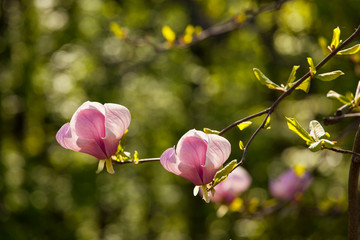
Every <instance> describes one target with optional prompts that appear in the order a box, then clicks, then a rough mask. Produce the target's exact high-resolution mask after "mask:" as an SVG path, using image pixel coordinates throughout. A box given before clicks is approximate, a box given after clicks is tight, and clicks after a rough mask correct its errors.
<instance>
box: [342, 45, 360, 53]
mask: <svg viewBox="0 0 360 240" xmlns="http://www.w3.org/2000/svg"><path fill="white" fill-rule="evenodd" d="M359 51H360V44H356V45H355V46H352V47H350V48H347V49H344V50H341V51H339V52H338V53H337V55H352V54H355V53H358V52H359Z"/></svg>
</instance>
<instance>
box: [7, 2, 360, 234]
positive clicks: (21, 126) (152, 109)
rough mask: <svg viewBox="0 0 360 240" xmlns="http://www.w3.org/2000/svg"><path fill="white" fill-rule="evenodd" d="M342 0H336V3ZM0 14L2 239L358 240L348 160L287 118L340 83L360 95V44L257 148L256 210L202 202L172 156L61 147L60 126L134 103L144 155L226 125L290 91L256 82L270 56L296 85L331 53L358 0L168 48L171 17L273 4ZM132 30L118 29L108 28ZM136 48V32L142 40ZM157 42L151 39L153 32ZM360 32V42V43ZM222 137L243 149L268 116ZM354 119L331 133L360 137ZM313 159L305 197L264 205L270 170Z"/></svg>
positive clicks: (315, 109) (97, 6) (205, 17)
mask: <svg viewBox="0 0 360 240" xmlns="http://www.w3.org/2000/svg"><path fill="white" fill-rule="evenodd" d="M336 2H337V3H336ZM0 3H1V9H0V10H1V12H0V59H1V60H0V103H1V104H0V107H1V112H0V114H1V115H0V154H1V155H0V156H1V161H0V239H4V240H22V239H27V240H29V239H52V240H56V239H78V240H88V239H104V240H105V239H106V240H122V239H124V240H125V239H137V240H138V239H159V240H160V239H161V240H163V239H172V240H190V239H209V240H213V239H320V238H322V239H339V240H340V239H346V229H347V219H346V208H347V206H346V205H347V204H346V198H347V197H346V191H347V190H346V186H347V177H348V173H347V171H348V170H347V169H348V166H349V156H342V155H340V154H337V153H329V152H324V151H322V152H320V153H312V152H310V151H308V150H307V149H306V145H305V144H304V142H303V141H302V140H301V139H300V138H299V137H297V136H296V135H295V134H294V133H292V132H290V131H289V130H288V129H287V126H286V120H285V118H284V116H288V117H295V118H296V119H297V120H298V121H299V122H300V123H301V124H302V125H303V126H304V127H307V126H308V123H309V121H310V120H313V119H317V120H319V121H321V120H322V118H323V117H325V116H329V115H332V114H333V113H334V111H335V110H336V108H338V107H339V106H340V104H339V103H337V102H334V101H332V100H329V99H327V98H326V97H325V96H326V93H327V92H328V91H329V90H330V89H333V90H335V91H337V92H339V93H342V94H345V93H346V92H354V91H355V89H356V86H357V82H358V80H359V79H360V65H359V58H360V57H359V55H355V56H353V57H336V58H334V59H333V60H331V62H330V63H328V64H327V65H326V66H325V67H324V68H323V69H322V70H321V71H320V72H325V71H330V70H337V69H340V70H342V71H343V72H344V73H345V76H342V77H341V78H339V79H337V80H336V81H333V82H317V81H313V84H312V86H311V89H310V92H309V94H308V95H307V94H305V93H303V92H296V93H294V94H293V95H292V96H290V97H288V98H287V99H286V100H285V101H284V102H283V103H281V104H280V106H279V107H278V108H277V110H276V112H275V113H274V114H273V115H272V118H271V120H272V121H271V122H272V125H271V127H272V128H271V129H270V130H268V131H262V132H261V133H260V134H259V135H258V137H257V138H256V139H255V141H254V142H253V144H252V145H251V148H250V150H249V152H248V155H247V161H246V162H245V164H244V167H245V168H246V169H247V171H248V172H249V173H250V174H251V176H252V178H253V182H252V185H251V188H250V189H249V190H248V191H247V192H246V193H244V194H243V196H242V198H243V199H247V201H249V202H252V203H253V208H252V211H251V212H250V213H249V212H248V211H246V210H241V209H240V210H237V211H234V212H231V211H230V212H228V213H227V214H225V215H224V216H218V214H217V210H218V208H219V206H218V205H216V204H213V203H210V204H206V203H204V202H203V201H202V200H201V198H200V197H193V195H192V189H193V185H192V184H191V182H190V181H188V180H186V179H183V178H181V177H178V176H175V175H173V174H171V173H169V172H167V171H165V170H164V169H163V168H162V167H161V165H160V163H158V162H155V163H146V164H140V165H133V164H127V165H121V166H116V167H115V171H116V174H115V175H110V174H107V173H106V172H102V173H100V174H96V173H95V171H96V168H97V163H98V161H97V160H96V159H94V158H93V157H91V156H88V155H86V154H82V153H76V152H72V151H70V150H66V149H63V148H61V147H60V145H59V144H58V143H57V142H56V140H55V134H56V132H57V130H58V129H59V128H60V127H61V126H62V125H63V124H64V123H66V122H68V121H69V120H70V118H71V116H72V114H73V113H74V111H75V110H76V109H77V108H78V107H79V106H80V105H81V104H82V103H83V102H85V101H87V100H90V101H97V102H101V103H106V102H112V103H118V104H122V105H124V106H126V107H128V108H129V109H130V111H131V114H132V122H131V125H130V127H129V135H128V139H127V145H126V148H127V150H128V151H131V152H133V151H135V150H137V151H138V152H139V153H140V158H147V157H159V156H160V155H161V153H162V152H163V151H164V150H165V149H167V148H168V147H171V146H173V145H176V143H177V141H178V139H179V138H180V137H181V136H182V135H183V134H184V133H185V132H187V131H188V130H189V129H193V128H196V129H200V130H201V129H203V128H204V127H208V128H211V129H218V130H221V129H222V128H224V127H226V126H227V125H229V124H231V123H232V122H234V121H236V120H238V119H241V118H243V117H245V116H247V115H249V114H253V113H256V112H257V111H260V110H263V109H265V108H267V107H268V106H270V104H271V103H272V102H273V101H274V100H275V99H276V98H277V97H278V96H279V93H278V92H274V91H271V90H268V89H267V88H266V87H264V86H262V85H261V84H260V83H259V82H258V81H257V80H256V79H255V77H254V75H253V72H252V69H253V68H254V67H257V68H259V69H261V70H262V72H264V73H265V74H266V75H267V76H268V77H269V78H271V79H272V80H273V81H274V82H277V83H279V84H280V83H286V81H287V78H288V75H289V73H290V71H291V68H292V66H293V65H300V66H301V68H300V69H299V70H298V77H299V76H301V74H304V73H306V71H308V65H307V62H306V57H308V56H311V57H312V58H313V59H314V61H315V63H317V62H319V61H320V60H321V59H322V58H323V56H324V54H323V52H322V50H321V48H320V47H319V44H318V40H319V38H321V37H324V38H325V39H327V41H328V42H330V41H331V37H332V30H333V29H334V28H335V27H337V26H339V27H340V29H341V31H342V39H345V38H346V37H347V36H349V35H350V34H351V33H352V32H353V31H354V29H355V27H357V26H358V24H359V23H360V15H359V12H360V4H359V2H358V1H357V0H346V1H341V2H340V1H335V2H330V1H325V0H316V1H315V0H312V1H306V0H294V1H289V2H287V3H286V4H284V5H283V6H282V7H281V9H280V10H278V11H273V12H264V13H261V14H259V15H258V16H257V17H256V18H255V19H254V20H253V21H251V23H250V24H248V25H247V26H246V27H243V28H241V29H238V30H234V31H231V32H228V33H225V34H221V35H218V36H213V37H209V38H207V39H205V40H204V41H201V42H199V43H196V44H194V45H193V46H191V47H186V48H178V47H173V48H170V49H168V50H165V51H158V50H157V49H156V47H154V45H155V46H164V44H165V39H164V37H163V36H162V34H161V28H162V26H163V25H169V26H170V27H171V28H172V29H173V30H174V31H175V32H176V33H177V34H178V35H181V34H183V33H184V30H185V28H186V26H187V25H188V24H193V25H197V26H201V27H202V28H203V29H207V28H208V27H210V26H213V25H216V24H221V23H224V22H227V21H230V20H231V19H232V18H233V17H234V16H235V15H236V14H239V13H245V12H246V11H248V10H253V11H257V10H258V9H259V8H260V7H261V6H266V5H268V4H272V3H273V2H271V1H260V0H259V1H249V0H241V1H234V0H210V1H207V0H184V1H175V0H131V1H130V0H127V1H120V0H119V1H116V0H103V1H101V0H1V1H0ZM111 22H116V23H117V24H119V25H120V26H121V27H122V28H123V29H124V31H125V32H126V33H127V36H128V38H129V39H132V40H131V41H130V40H124V39H119V38H117V37H115V36H114V34H113V33H112V32H111V31H110V28H109V26H110V23H111ZM144 40H145V43H142V44H141V43H140V44H134V42H144ZM146 42H147V43H146ZM357 42H359V41H358V40H357ZM260 120H261V118H260V119H256V120H254V124H253V125H252V126H251V127H249V128H248V129H246V130H244V131H242V132H240V131H238V129H234V130H231V131H229V132H228V133H226V134H225V135H224V136H225V137H226V138H228V139H229V141H230V142H231V143H232V154H231V157H230V159H240V158H241V154H242V152H241V150H240V149H239V148H238V142H239V140H240V139H241V140H243V141H244V142H246V141H247V140H248V138H249V136H250V135H251V134H252V132H253V131H254V130H255V129H256V127H257V125H258V124H259V123H260ZM354 126H355V125H354V124H353V122H352V121H351V120H346V121H343V122H340V123H339V124H337V125H336V126H327V127H326V130H327V131H328V132H330V133H331V135H332V139H333V140H334V139H336V140H337V141H338V142H339V145H340V146H342V147H343V148H344V149H351V148H352V139H353V137H354V133H355V130H354V129H355V128H354ZM294 165H302V166H305V167H306V168H307V169H308V170H309V171H311V172H312V174H313V176H314V182H313V183H312V185H311V186H310V188H309V189H308V191H307V192H306V193H305V194H304V196H303V197H302V199H301V200H300V201H299V203H297V204H295V203H285V204H282V206H281V208H279V209H277V210H276V211H274V212H273V213H271V214H266V213H264V212H261V211H260V210H261V208H262V206H263V205H264V204H268V203H269V201H270V202H271V201H273V200H271V199H272V197H271V195H270V194H269V192H268V183H269V179H272V178H274V177H276V176H278V175H279V174H280V173H281V172H283V171H284V170H286V169H287V168H288V167H292V166H294Z"/></svg>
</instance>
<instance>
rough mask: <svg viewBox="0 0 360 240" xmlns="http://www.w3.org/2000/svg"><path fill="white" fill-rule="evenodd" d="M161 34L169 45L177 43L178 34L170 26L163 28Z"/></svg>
mask: <svg viewBox="0 0 360 240" xmlns="http://www.w3.org/2000/svg"><path fill="white" fill-rule="evenodd" d="M161 33H162V35H163V36H164V38H165V39H166V41H168V42H169V43H173V42H175V39H176V34H175V32H174V31H173V30H172V29H171V28H170V27H169V26H168V25H165V26H163V27H162V29H161Z"/></svg>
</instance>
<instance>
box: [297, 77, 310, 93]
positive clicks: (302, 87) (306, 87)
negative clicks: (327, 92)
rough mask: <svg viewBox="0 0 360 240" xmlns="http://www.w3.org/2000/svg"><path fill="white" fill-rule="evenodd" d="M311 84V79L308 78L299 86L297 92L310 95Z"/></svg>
mask: <svg viewBox="0 0 360 240" xmlns="http://www.w3.org/2000/svg"><path fill="white" fill-rule="evenodd" d="M310 84H311V77H308V78H307V79H306V80H305V81H303V82H302V83H301V84H300V86H298V87H297V88H296V89H297V90H303V91H304V92H306V93H308V92H309V90H310Z"/></svg>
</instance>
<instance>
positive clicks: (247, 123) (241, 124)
mask: <svg viewBox="0 0 360 240" xmlns="http://www.w3.org/2000/svg"><path fill="white" fill-rule="evenodd" d="M251 124H252V122H250V121H246V122H242V123H239V124H238V125H237V126H238V128H239V129H240V131H242V130H244V129H245V128H247V127H249V126H250V125H251Z"/></svg>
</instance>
